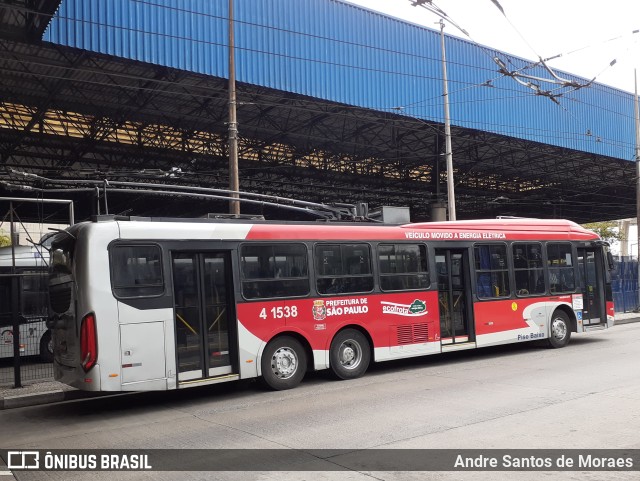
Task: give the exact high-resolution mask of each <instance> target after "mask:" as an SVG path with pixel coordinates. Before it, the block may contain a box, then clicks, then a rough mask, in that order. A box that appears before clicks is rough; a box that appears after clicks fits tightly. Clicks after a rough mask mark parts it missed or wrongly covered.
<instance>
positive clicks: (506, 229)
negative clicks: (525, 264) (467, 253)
mask: <svg viewBox="0 0 640 481" xmlns="http://www.w3.org/2000/svg"><path fill="white" fill-rule="evenodd" d="M109 221H115V222H117V224H118V225H119V237H120V238H122V239H127V238H128V239H189V238H190V239H203V240H207V239H209V240H214V239H229V240H231V239H237V240H244V239H252V240H324V241H327V240H353V241H356V240H359V241H368V240H372V241H375V240H381V241H382V240H434V241H435V240H440V241H455V240H457V241H465V240H466V241H481V240H484V241H487V240H578V241H595V240H599V237H598V235H597V234H595V233H594V232H592V231H590V230H588V229H585V228H584V227H582V226H580V225H578V224H576V223H575V222H572V221H569V220H561V219H525V218H498V219H479V220H463V221H453V222H425V223H416V224H404V225H385V224H375V223H363V222H349V223H344V222H340V223H334V222H272V221H266V222H265V221H247V220H246V219H243V220H235V221H232V222H229V221H228V220H208V219H207V220H205V222H203V219H150V218H111V219H105V218H102V219H100V221H99V222H98V223H97V224H94V225H96V226H99V224H110V222H109ZM105 227H106V226H105ZM97 228H98V229H100V227H97ZM72 230H75V229H72Z"/></svg>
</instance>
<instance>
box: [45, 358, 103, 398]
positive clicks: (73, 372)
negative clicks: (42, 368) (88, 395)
mask: <svg viewBox="0 0 640 481" xmlns="http://www.w3.org/2000/svg"><path fill="white" fill-rule="evenodd" d="M53 376H54V378H55V380H56V381H58V382H61V383H63V384H67V385H69V386H71V387H75V388H77V389H81V390H83V391H100V366H99V365H96V366H94V367H93V368H92V369H91V370H90V371H89V372H84V370H83V369H82V368H80V367H72V366H65V365H64V364H60V363H59V362H57V361H54V362H53Z"/></svg>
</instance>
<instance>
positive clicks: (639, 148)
mask: <svg viewBox="0 0 640 481" xmlns="http://www.w3.org/2000/svg"><path fill="white" fill-rule="evenodd" d="M633 80H634V82H635V96H634V102H633V107H634V109H633V110H634V114H635V115H634V117H635V120H636V121H635V126H636V229H637V233H638V234H637V236H638V246H637V247H638V253H637V254H638V282H637V285H638V308H640V107H639V106H638V72H637V70H636V69H634V70H633Z"/></svg>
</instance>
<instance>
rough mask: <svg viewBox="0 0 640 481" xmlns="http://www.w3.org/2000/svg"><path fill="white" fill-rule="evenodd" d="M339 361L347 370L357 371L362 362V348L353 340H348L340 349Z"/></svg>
mask: <svg viewBox="0 0 640 481" xmlns="http://www.w3.org/2000/svg"><path fill="white" fill-rule="evenodd" d="M338 360H339V361H340V365H341V366H342V367H343V368H345V369H356V368H357V367H358V366H359V365H360V363H361V362H362V346H360V343H358V342H357V341H354V340H353V339H347V340H346V341H344V342H343V343H342V344H340V347H339V348H338Z"/></svg>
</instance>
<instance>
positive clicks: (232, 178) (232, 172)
mask: <svg viewBox="0 0 640 481" xmlns="http://www.w3.org/2000/svg"><path fill="white" fill-rule="evenodd" d="M229 190H231V191H233V192H237V191H238V190H240V180H239V174H238V120H237V117H236V58H235V35H234V31H233V0H229ZM230 197H231V198H232V199H238V198H239V194H237V193H232V194H230ZM229 213H230V214H236V215H239V214H240V202H238V201H237V200H231V201H229Z"/></svg>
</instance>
